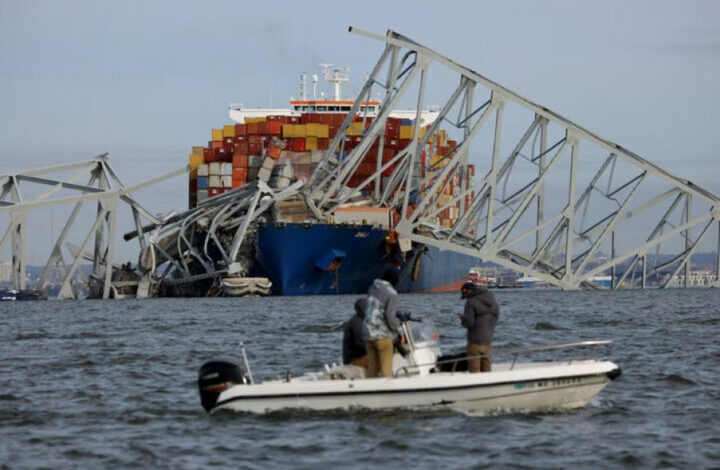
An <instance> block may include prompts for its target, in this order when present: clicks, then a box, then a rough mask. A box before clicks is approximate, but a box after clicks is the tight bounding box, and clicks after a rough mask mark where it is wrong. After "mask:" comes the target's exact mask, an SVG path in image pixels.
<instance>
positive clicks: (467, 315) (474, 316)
mask: <svg viewBox="0 0 720 470" xmlns="http://www.w3.org/2000/svg"><path fill="white" fill-rule="evenodd" d="M460 293H461V295H462V298H463V299H466V300H465V311H464V313H463V314H462V315H460V323H462V326H464V327H465V328H467V340H468V345H467V356H468V358H471V359H468V371H469V372H490V370H491V365H490V359H491V354H492V348H491V347H490V343H492V339H493V334H494V333H495V324H496V323H497V320H498V316H499V315H500V307H499V306H498V303H497V301H496V300H495V296H494V295H493V294H492V292H490V291H489V290H488V289H487V288H485V287H482V286H479V285H475V284H473V283H472V282H466V283H465V284H463V286H462V288H461V289H460ZM478 356H482V357H478Z"/></svg>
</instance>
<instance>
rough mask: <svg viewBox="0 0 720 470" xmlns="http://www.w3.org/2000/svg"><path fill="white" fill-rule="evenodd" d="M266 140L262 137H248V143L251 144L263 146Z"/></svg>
mask: <svg viewBox="0 0 720 470" xmlns="http://www.w3.org/2000/svg"><path fill="white" fill-rule="evenodd" d="M264 140H265V138H264V137H263V136H261V135H251V136H248V142H250V143H251V144H262V143H263V141H264Z"/></svg>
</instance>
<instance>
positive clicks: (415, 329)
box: [409, 317, 440, 346]
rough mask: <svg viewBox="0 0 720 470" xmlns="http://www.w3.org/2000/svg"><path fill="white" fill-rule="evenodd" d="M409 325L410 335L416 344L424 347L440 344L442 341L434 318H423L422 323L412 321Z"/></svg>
mask: <svg viewBox="0 0 720 470" xmlns="http://www.w3.org/2000/svg"><path fill="white" fill-rule="evenodd" d="M409 324H410V334H411V335H412V340H413V343H414V344H416V345H420V344H422V345H423V346H431V345H437V344H440V339H439V337H438V333H437V330H436V329H435V323H434V322H433V321H432V318H430V317H423V318H421V319H420V321H411V322H409Z"/></svg>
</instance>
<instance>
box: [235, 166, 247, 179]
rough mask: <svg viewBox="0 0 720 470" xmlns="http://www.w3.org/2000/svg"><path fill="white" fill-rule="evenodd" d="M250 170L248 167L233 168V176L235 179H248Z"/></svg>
mask: <svg viewBox="0 0 720 470" xmlns="http://www.w3.org/2000/svg"><path fill="white" fill-rule="evenodd" d="M247 175H248V171H247V168H233V172H232V177H233V180H247Z"/></svg>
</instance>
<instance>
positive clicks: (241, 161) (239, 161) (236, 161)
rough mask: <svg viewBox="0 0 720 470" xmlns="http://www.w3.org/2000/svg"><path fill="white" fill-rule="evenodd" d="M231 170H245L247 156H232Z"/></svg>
mask: <svg viewBox="0 0 720 470" xmlns="http://www.w3.org/2000/svg"><path fill="white" fill-rule="evenodd" d="M232 163H233V168H247V166H248V156H247V155H238V154H234V155H233V159H232Z"/></svg>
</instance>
